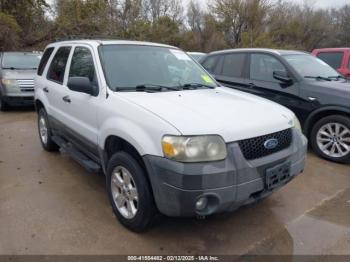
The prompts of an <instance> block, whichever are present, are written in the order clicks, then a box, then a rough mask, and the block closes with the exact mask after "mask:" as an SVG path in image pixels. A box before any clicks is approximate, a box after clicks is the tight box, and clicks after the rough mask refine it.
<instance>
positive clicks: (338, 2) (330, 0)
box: [183, 0, 350, 8]
mask: <svg viewBox="0 0 350 262" xmlns="http://www.w3.org/2000/svg"><path fill="white" fill-rule="evenodd" d="M183 1H185V2H186V1H187V2H189V0H183ZM197 1H198V2H199V3H203V5H205V4H206V3H207V2H209V1H210V0H197ZM287 1H290V2H294V3H298V4H303V3H307V4H312V5H314V7H315V8H317V7H320V8H332V7H334V8H337V7H340V6H342V5H344V4H349V5H350V0H287Z"/></svg>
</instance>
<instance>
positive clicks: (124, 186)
mask: <svg viewBox="0 0 350 262" xmlns="http://www.w3.org/2000/svg"><path fill="white" fill-rule="evenodd" d="M107 191H108V196H109V200H110V202H111V205H112V209H113V212H114V214H115V215H116V217H117V218H118V220H119V221H120V223H121V224H123V225H124V226H125V227H127V228H128V229H130V230H132V231H134V232H142V231H145V230H147V229H148V228H149V227H150V226H151V225H152V223H153V221H154V219H155V217H156V214H157V210H156V207H155V204H154V200H153V195H152V190H151V186H150V184H149V182H148V180H147V177H146V173H145V171H144V170H143V168H142V167H141V166H140V164H139V163H138V162H137V160H136V159H135V158H133V157H132V156H131V155H129V154H128V153H126V152H118V153H115V154H114V155H113V156H112V157H111V159H110V160H109V162H108V167H107Z"/></svg>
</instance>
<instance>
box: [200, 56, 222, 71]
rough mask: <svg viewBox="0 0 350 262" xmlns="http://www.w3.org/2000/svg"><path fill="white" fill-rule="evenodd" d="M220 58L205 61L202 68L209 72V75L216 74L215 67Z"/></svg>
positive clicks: (209, 58) (210, 57) (211, 57)
mask: <svg viewBox="0 0 350 262" xmlns="http://www.w3.org/2000/svg"><path fill="white" fill-rule="evenodd" d="M218 58H219V57H218V56H216V55H214V56H209V57H208V58H207V59H205V60H204V62H203V63H202V66H203V67H204V68H205V69H206V70H207V71H208V72H209V73H214V70H215V65H216V63H217V60H218Z"/></svg>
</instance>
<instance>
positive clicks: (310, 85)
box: [202, 49, 350, 163]
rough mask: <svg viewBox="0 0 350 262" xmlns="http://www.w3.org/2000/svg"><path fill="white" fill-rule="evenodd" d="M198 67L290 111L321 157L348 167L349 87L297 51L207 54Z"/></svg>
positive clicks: (239, 50) (220, 80)
mask: <svg viewBox="0 0 350 262" xmlns="http://www.w3.org/2000/svg"><path fill="white" fill-rule="evenodd" d="M202 65H203V66H204V68H206V69H207V70H208V71H209V72H210V73H211V74H213V75H214V77H215V78H216V79H217V80H218V81H219V82H220V83H222V84H223V85H225V86H227V87H231V88H234V89H239V90H242V91H245V92H248V93H252V94H255V95H259V96H262V97H264V98H267V99H270V100H273V101H275V102H277V103H280V104H282V105H284V106H286V107H288V108H290V109H291V110H292V111H294V113H295V114H296V115H297V116H298V118H299V119H300V122H301V123H302V126H303V131H304V133H305V134H306V135H307V136H308V138H309V139H310V142H311V146H312V148H313V149H314V151H315V152H316V153H317V154H318V155H319V156H321V157H323V158H326V159H328V160H332V161H335V162H340V163H349V162H350V81H349V80H347V79H345V78H344V77H343V76H341V75H340V74H339V73H338V72H337V71H335V70H334V69H333V68H331V67H330V66H329V65H327V64H326V63H324V62H323V61H322V60H320V59H318V58H316V57H313V56H311V55H310V54H308V53H305V52H300V51H286V50H271V49H234V50H225V51H218V52H213V53H211V54H209V55H208V56H207V57H206V58H205V59H204V60H203V61H202Z"/></svg>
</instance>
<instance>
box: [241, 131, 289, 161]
mask: <svg viewBox="0 0 350 262" xmlns="http://www.w3.org/2000/svg"><path fill="white" fill-rule="evenodd" d="M268 139H277V140H278V145H277V146H276V147H275V148H273V149H267V148H265V146H264V143H265V142H266V141H267V140H268ZM291 142H292V130H291V129H286V130H283V131H280V132H276V133H272V134H268V135H264V136H259V137H254V138H249V139H245V140H241V141H239V142H238V144H239V147H240V148H241V151H242V153H243V155H244V157H245V158H246V159H247V160H252V159H257V158H260V157H264V156H268V155H271V154H273V153H276V152H278V151H281V150H283V149H285V148H287V147H289V146H290V144H291Z"/></svg>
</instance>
